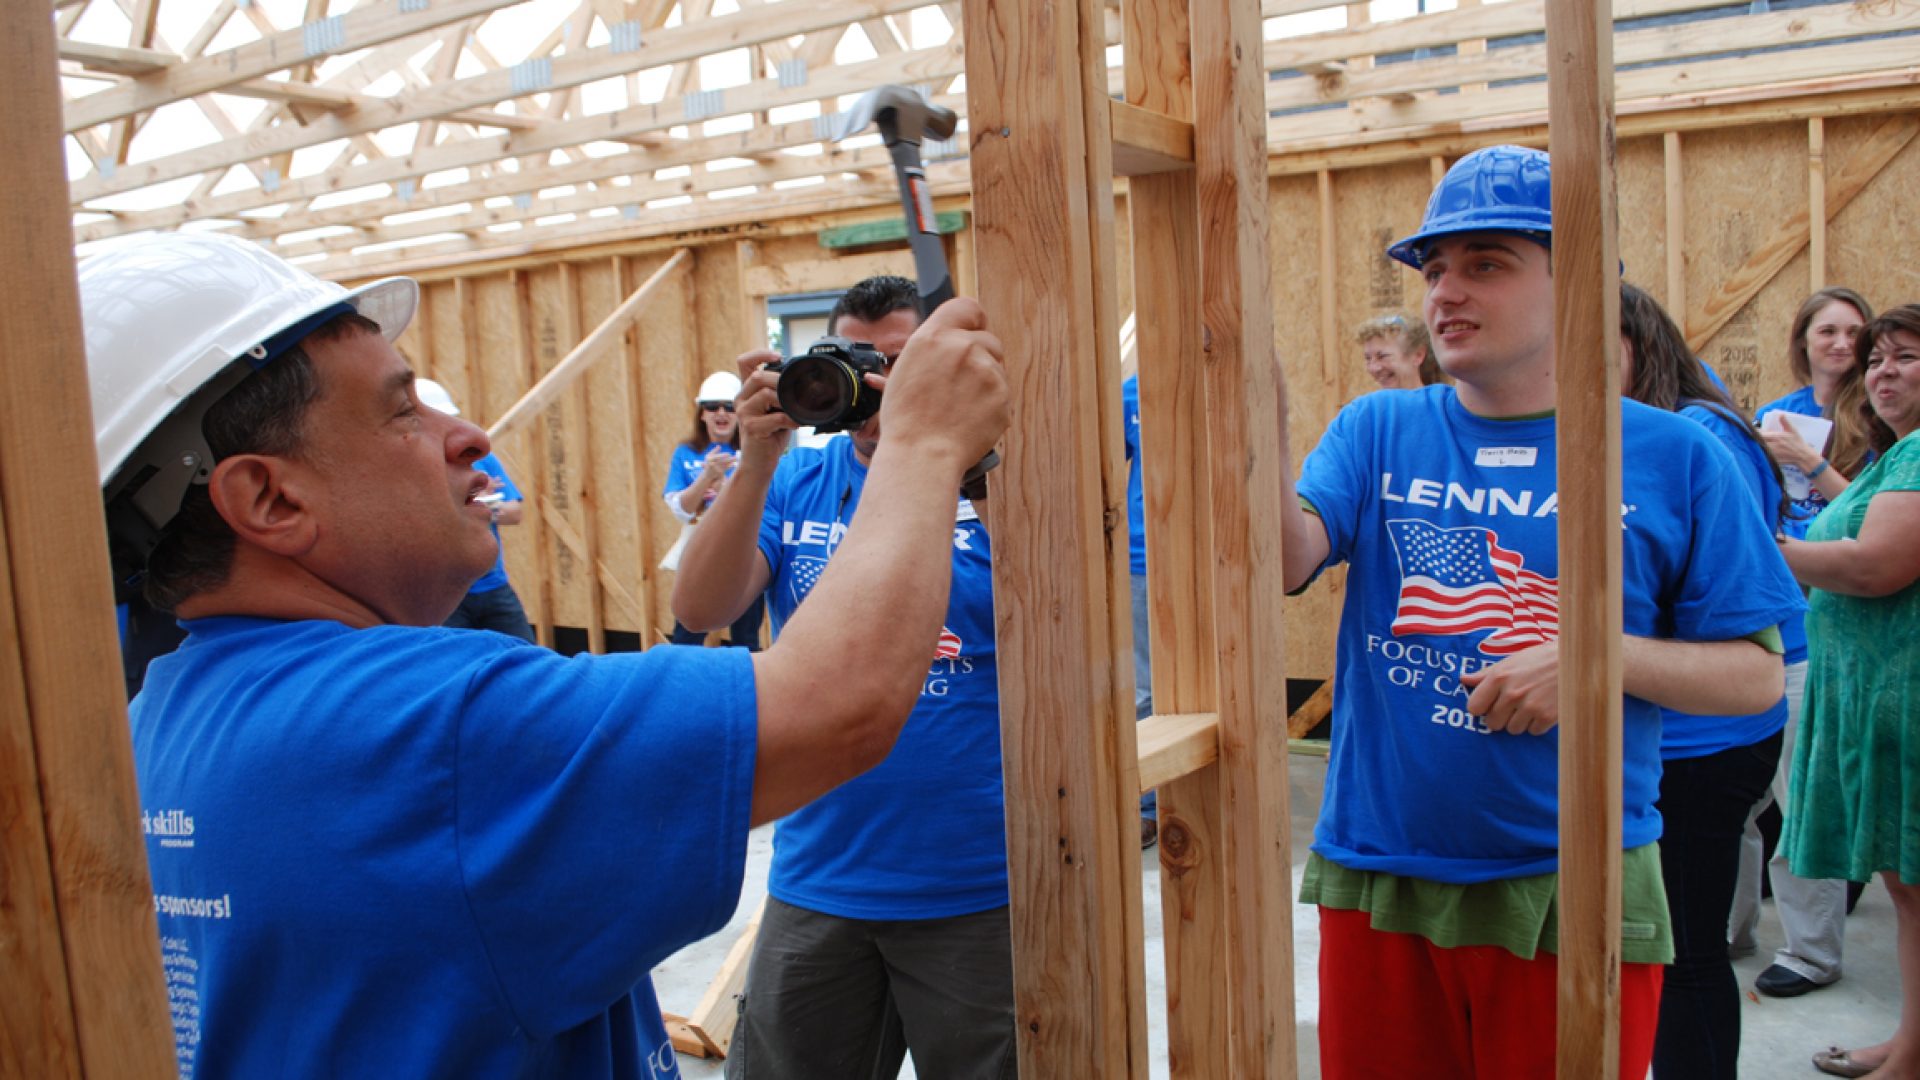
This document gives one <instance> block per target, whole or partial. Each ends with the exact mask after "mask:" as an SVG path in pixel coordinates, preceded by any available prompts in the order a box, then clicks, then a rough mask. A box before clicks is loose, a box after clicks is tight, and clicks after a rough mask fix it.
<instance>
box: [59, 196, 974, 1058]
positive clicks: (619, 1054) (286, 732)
mask: <svg viewBox="0 0 1920 1080" xmlns="http://www.w3.org/2000/svg"><path fill="white" fill-rule="evenodd" d="M80 291H81V299H82V305H83V308H84V312H85V319H86V331H87V335H86V336H87V354H88V355H87V362H88V368H89V371H90V374H91V378H92V383H93V390H94V394H93V405H94V417H95V424H96V446H97V448H98V450H99V452H100V460H101V465H102V476H103V487H104V492H103V494H104V495H105V496H106V500H107V513H108V521H109V533H110V539H111V543H112V551H113V555H114V564H115V567H116V569H117V570H119V571H121V572H123V573H131V572H135V571H140V572H144V574H145V576H146V582H145V584H146V591H147V594H148V596H149V597H150V598H151V599H152V600H153V601H154V602H155V603H156V605H157V606H160V607H165V608H171V609H173V610H174V611H176V612H177V613H178V614H179V615H180V617H181V618H182V620H183V625H184V626H185V627H186V629H187V631H188V634H187V639H186V641H185V643H184V644H182V645H181V646H180V648H179V649H178V650H177V651H175V652H174V653H172V654H171V655H168V656H166V657H163V658H161V659H159V660H156V661H154V663H153V665H152V668H151V670H150V671H149V673H148V677H147V682H146V686H145V688H144V689H143V690H142V692H141V694H140V696H139V698H138V699H136V700H135V701H134V703H133V706H132V708H131V710H130V712H131V722H132V733H133V747H134V759H135V764H136V767H137V770H138V774H139V781H140V798H141V809H142V823H143V826H144V827H145V830H146V832H147V836H148V843H147V855H148V860H149V863H150V865H151V869H152V874H153V886H154V909H155V912H156V914H157V916H158V921H159V930H160V935H161V952H162V960H163V963H164V964H165V966H166V968H167V971H168V972H169V973H170V977H169V979H168V985H169V986H170V987H171V994H172V1000H173V1003H174V1011H173V1017H174V1024H175V1027H174V1036H175V1046H176V1048H177V1052H178V1062H179V1066H180V1070H179V1071H180V1073H181V1075H183V1076H185V1077H189V1078H192V1080H217V1078H222V1077H238V1078H248V1077H262V1076H356V1077H357V1076H368V1077H372V1076H407V1077H447V1078H455V1077H461V1078H464V1077H477V1076H485V1077H554V1078H566V1080H581V1078H587V1080H592V1078H621V1080H661V1078H667V1077H676V1076H678V1075H679V1070H678V1068H677V1066H676V1064H675V1058H674V1052H673V1048H672V1045H671V1044H670V1043H669V1042H668V1040H667V1033H666V1029H665V1027H664V1025H663V1024H662V1022H661V1017H660V1008H659V1005H658V1003H657V1002H656V1001H655V999H654V995H653V988H652V984H651V982H650V979H649V976H648V972H649V971H650V970H651V968H652V967H653V966H654V965H655V964H657V963H659V962H660V961H661V960H662V959H664V958H665V957H666V956H667V955H668V954H670V953H671V952H673V951H674V950H675V949H677V948H679V947H680V946H682V945H684V944H686V943H687V942H689V941H692V940H694V939H695V938H698V937H701V936H704V935H706V934H709V933H712V932H713V931H714V930H717V929H719V927H720V926H721V925H723V924H724V923H725V922H726V920H727V917H728V915H729V914H730V913H731V912H732V910H733V908H734V906H735V904H736V902H737V900H738V896H739V889H740V879H741V874H742V871H743V868H744V864H745V861H746V837H747V829H748V827H749V825H750V824H753V823H758V822H762V821H768V820H771V819H773V818H776V817H780V816H782V815H785V814H787V813H790V812H792V811H793V810H795V809H796V808H798V807H800V806H801V805H803V804H805V803H806V802H808V801H809V800H811V799H814V798H816V797H818V796H820V795H821V794H824V793H825V792H827V791H829V790H831V789H832V788H834V787H835V786H837V785H839V784H841V783H843V782H844V781H846V780H849V779H851V778H852V777H853V776H855V775H856V774H858V773H859V772H861V771H862V770H864V769H867V768H871V767H873V766H874V765H877V764H878V763H879V762H880V761H881V760H882V759H884V758H885V757H886V756H887V753H888V750H889V748H890V747H891V746H892V744H893V741H894V738H895V737H896V736H897V735H898V733H899V731H900V728H901V725H902V724H903V723H904V722H905V721H906V719H907V716H908V713H909V710H910V708H911V706H912V703H913V702H914V701H915V700H916V699H917V698H918V696H919V693H920V690H921V687H922V684H923V682H924V681H925V677H926V657H927V655H928V653H930V652H931V651H932V649H933V648H934V642H935V639H936V635H937V633H938V631H939V627H940V617H941V614H942V612H944V611H945V609H946V598H947V578H948V568H947V564H946V562H945V560H944V557H943V556H944V553H945V552H946V550H947V549H948V548H949V547H950V545H951V543H952V527H953V516H952V515H953V491H954V489H955V488H956V487H957V486H958V485H959V483H960V480H961V477H962V475H963V474H964V473H965V471H966V470H967V468H968V466H969V465H971V464H972V463H973V462H974V461H976V460H978V459H979V458H980V456H981V455H982V454H984V453H985V452H986V451H987V450H988V448H989V447H990V446H991V445H992V443H993V441H994V439H995V438H997V437H998V434H999V432H1000V431H1001V430H1003V429H1004V428H1005V426H1006V415H1007V413H1006V386H1005V380H1004V377H1003V376H1002V374H1001V372H1000V370H999V365H998V363H997V362H996V355H997V352H998V349H999V345H998V343H997V342H996V341H994V340H993V338H992V337H991V336H990V335H988V334H987V333H986V332H985V330H984V318H983V316H982V314H981V311H980V308H979V306H978V305H977V304H974V303H973V302H972V301H969V300H957V301H954V302H953V303H952V304H949V305H947V306H945V307H943V308H942V309H941V310H940V311H939V312H938V313H936V314H935V315H934V316H933V318H931V319H930V320H928V322H927V324H926V326H925V327H923V328H922V330H921V332H919V333H917V334H915V335H914V337H913V338H912V340H911V341H910V342H909V343H908V344H907V345H906V346H905V349H904V355H902V357H901V360H900V363H899V364H898V365H897V367H896V368H895V374H894V378H893V385H892V386H891V388H890V389H889V392H888V394H887V399H886V404H885V408H884V409H883V410H882V415H883V416H884V417H885V419H886V422H887V424H888V428H889V431H890V433H891V438H890V440H889V444H888V447H887V448H886V449H884V450H882V451H881V452H880V453H879V454H878V455H877V456H876V457H875V459H874V462H873V468H872V471H871V474H870V475H869V477H868V478H867V489H868V492H869V494H870V495H872V496H873V497H874V498H875V499H877V500H881V501H882V503H883V504H884V505H885V507H886V511H885V512H884V513H879V514H860V515H857V516H856V517H855V519H854V521H853V522H852V524H851V527H850V528H849V530H848V532H847V534H846V537H845V539H844V541H843V544H842V546H843V548H844V549H845V552H846V555H847V561H848V562H849V563H850V566H849V567H848V568H847V569H844V570H842V569H828V570H827V571H826V573H825V574H824V575H823V576H822V577H821V579H820V581H819V584H818V585H817V586H816V587H815V589H814V592H813V598H812V600H811V602H810V603H809V604H808V605H807V608H806V610H805V611H803V612H800V613H799V614H798V615H796V617H795V618H794V620H793V621H792V622H791V623H790V624H789V625H788V627H787V633H786V635H785V636H783V637H782V639H781V641H780V643H779V644H778V645H776V646H774V648H772V649H770V650H768V651H766V652H763V653H760V654H758V655H749V654H747V653H746V652H745V651H744V650H738V649H717V650H709V649H690V648H675V647H672V646H663V647H659V648H654V649H650V650H648V651H646V652H644V653H626V654H615V655H610V656H589V655H582V656H577V657H573V658H566V657H561V656H559V655H557V654H555V653H553V652H551V651H549V650H546V649H541V648H536V647H533V646H529V645H527V644H526V643H524V642H521V641H516V640H514V639H512V638H509V637H505V636H503V635H497V634H473V633H471V632H469V631H461V630H450V629H445V628H442V627H440V626H439V625H438V624H439V623H440V621H441V620H442V619H445V618H446V617H447V615H448V614H449V613H450V612H452V611H453V609H454V606H455V605H456V604H458V603H459V601H460V597H461V596H462V595H463V594H464V593H465V592H466V589H467V586H468V585H469V584H470V583H471V582H472V581H473V580H474V579H475V578H477V577H479V576H480V575H481V574H482V573H483V572H484V571H485V570H486V569H487V567H488V566H490V565H491V564H492V563H493V560H494V558H495V556H496V554H497V552H498V547H497V545H496V544H495V542H494V539H493V535H492V533H491V532H490V531H489V529H488V527H487V526H488V523H489V519H490V517H491V515H490V513H489V511H488V509H487V507H486V505H485V504H484V503H481V502H479V501H478V496H480V495H481V494H482V493H483V492H485V491H486V489H487V478H486V476H485V475H483V474H481V473H479V472H477V471H475V470H474V468H473V465H474V463H475V462H476V461H478V460H479V459H480V458H481V457H482V456H483V455H485V454H486V452H487V449H488V444H487V436H486V433H485V432H483V431H481V430H480V429H479V428H477V427H474V426H473V425H472V424H469V423H467V422H465V421H463V420H460V419H458V418H455V417H452V416H448V415H447V414H445V413H442V412H438V411H435V410H433V409H430V408H426V407H425V406H423V405H422V404H421V403H420V400H419V396H418V393H417V392H416V390H415V386H414V376H413V372H412V371H410V370H409V369H408V368H407V365H406V363H405V361H403V360H402V359H401V357H400V355H399V353H397V352H395V351H394V349H393V346H392V345H391V344H390V341H391V340H392V339H393V338H395V337H398V336H399V334H400V332H401V330H402V329H403V328H404V327H405V326H406V324H407V321H408V319H409V318H410V317H411V315H412V314H413V310H414V306H415V303H416V299H417V296H418V292H417V289H416V287H415V286H414V283H413V282H411V281H409V280H406V279H404V278H391V279H387V280H385V281H381V282H376V283H374V284H372V285H369V286H366V287H363V288H361V289H359V290H356V291H354V292H352V293H349V292H347V291H346V290H345V289H342V288H340V287H339V286H337V285H332V284H329V283H326V282H322V281H319V280H318V279H316V278H314V277H313V276H312V275H310V274H307V273H306V272H304V271H302V270H300V269H299V268H297V267H293V266H290V265H288V264H287V263H285V262H284V261H282V260H280V259H278V258H275V257H274V256H272V255H270V254H268V253H267V252H266V251H265V250H263V249H261V248H259V247H257V246H255V245H252V244H248V243H246V242H245V241H242V240H238V239H234V238H232V237H227V236H221V235H217V234H211V233H200V234H193V235H177V236H166V237H159V238H155V239H153V240H150V241H146V242H143V243H136V244H129V245H127V246H125V247H121V248H117V249H115V250H113V251H111V252H108V253H105V254H102V255H98V256H95V257H94V258H93V259H90V260H88V261H87V262H86V263H83V264H82V265H81V267H80ZM950 397H951V398H952V400H948V398H950ZM883 607H884V608H885V609H886V610H887V612H888V616H889V617H888V618H887V619H886V620H885V621H880V620H874V619H870V618H866V617H865V615H866V613H868V612H871V611H875V610H879V609H881V608H883Z"/></svg>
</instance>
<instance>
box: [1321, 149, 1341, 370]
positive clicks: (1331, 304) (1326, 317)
mask: <svg viewBox="0 0 1920 1080" xmlns="http://www.w3.org/2000/svg"><path fill="white" fill-rule="evenodd" d="M1315 180H1316V181H1317V187H1318V189H1319V201H1320V381H1321V382H1323V383H1332V382H1333V380H1334V379H1335V378H1337V376H1336V374H1335V372H1337V371H1339V369H1340V346H1341V340H1340V337H1341V335H1340V323H1339V305H1338V300H1339V297H1338V296H1337V295H1336V293H1337V292H1338V289H1337V286H1336V283H1335V281H1334V276H1335V274H1336V273H1337V272H1338V267H1339V265H1340V263H1339V259H1338V257H1337V256H1338V249H1337V248H1335V247H1334V244H1335V243H1336V241H1335V238H1334V224H1333V173H1332V172H1331V171H1329V170H1327V169H1321V170H1320V171H1319V172H1318V173H1317V174H1316V175H1315Z"/></svg>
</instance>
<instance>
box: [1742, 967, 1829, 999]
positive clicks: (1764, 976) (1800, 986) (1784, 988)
mask: <svg viewBox="0 0 1920 1080" xmlns="http://www.w3.org/2000/svg"><path fill="white" fill-rule="evenodd" d="M1832 985H1833V984H1832V983H1818V982H1814V981H1813V980H1812V979H1809V978H1807V977H1806V976H1804V975H1801V974H1800V973H1799V972H1797V971H1794V970H1793V969H1792V968H1789V967H1783V966H1781V965H1779V964H1774V965H1773V966H1771V967H1769V968H1767V970H1765V971H1763V972H1761V973H1760V977H1759V978H1757V979H1755V980H1753V988H1754V989H1755V990H1758V991H1760V992H1761V993H1763V994H1765V995H1767V996H1768V997H1777V998H1790V997H1799V996H1800V995H1801V994H1804V993H1807V992H1808V991H1812V990H1818V989H1820V988H1821V987H1823V986H1832Z"/></svg>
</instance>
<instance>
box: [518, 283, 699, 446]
mask: <svg viewBox="0 0 1920 1080" xmlns="http://www.w3.org/2000/svg"><path fill="white" fill-rule="evenodd" d="M689 258H691V256H690V255H689V254H688V253H687V251H686V250H685V249H684V248H683V249H681V250H680V251H676V252H674V254H673V257H672V258H670V259H668V260H667V261H666V264H665V265H664V266H662V267H660V269H658V270H655V271H654V272H653V276H651V277H649V278H647V280H646V281H645V283H643V284H642V285H641V286H640V287H639V288H637V289H635V290H633V295H632V296H629V297H627V298H626V299H625V300H624V301H622V302H621V304H620V306H619V307H617V308H615V309H614V311H613V314H611V315H608V316H607V317H606V319H605V320H603V321H602V322H601V323H600V325H599V326H597V327H595V328H594V330H593V333H591V334H588V335H587V336H586V338H585V339H584V340H582V341H581V342H580V344H578V345H576V346H574V348H573V351H572V352H569V353H568V354H567V355H566V356H565V357H564V358H562V359H561V361H560V362H559V363H557V364H555V365H554V366H553V369H552V370H551V371H549V372H547V373H546V375H545V376H543V377H542V378H541V379H540V381H539V382H537V383H535V384H534V386H533V389H531V390H528V391H527V393H526V395H525V396H524V397H522V398H521V399H520V400H519V401H516V402H514V403H513V407H512V408H509V409H508V410H507V411H506V412H504V413H502V414H500V419H498V420H495V421H494V422H493V426H492V427H490V428H488V429H487V437H488V438H490V439H503V438H505V437H507V436H508V435H511V434H513V433H514V432H515V431H517V430H518V429H520V428H521V427H524V426H525V425H526V424H527V423H528V422H530V421H531V420H533V418H534V417H536V416H538V415H539V413H540V412H541V410H543V409H545V408H546V407H547V406H549V405H551V404H553V403H554V402H555V401H557V400H559V398H560V395H561V394H562V393H563V392H565V391H566V389H567V388H568V387H569V386H571V385H573V383H574V382H575V380H577V379H579V378H580V377H581V376H582V375H585V374H586V373H587V371H588V369H589V368H591V367H592V366H593V365H594V364H595V363H597V362H599V360H600V359H601V358H602V357H604V356H606V355H607V353H608V346H610V345H612V344H614V343H615V342H616V341H617V340H619V338H620V336H621V335H622V334H624V333H626V331H627V328H628V327H629V326H631V325H632V324H633V321H634V320H635V319H637V318H639V317H640V315H641V313H642V312H644V311H645V310H646V307H647V304H648V302H649V301H651V300H652V299H653V295H654V293H655V291H657V290H658V289H659V288H660V283H661V282H663V281H665V280H666V279H667V277H668V275H670V274H672V273H673V272H674V271H675V270H678V269H680V267H681V266H683V265H685V263H686V262H687V260H688V259H689ZM566 265H567V264H565V263H562V264H561V266H562V268H563V269H564V268H565V267H566ZM571 301H572V298H571V296H569V297H568V302H569V306H571ZM569 336H571V335H569Z"/></svg>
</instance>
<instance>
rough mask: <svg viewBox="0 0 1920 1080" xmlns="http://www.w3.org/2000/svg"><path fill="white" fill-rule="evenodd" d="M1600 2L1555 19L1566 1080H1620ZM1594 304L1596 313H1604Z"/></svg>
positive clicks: (1617, 706) (1613, 436)
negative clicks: (1615, 1078)
mask: <svg viewBox="0 0 1920 1080" xmlns="http://www.w3.org/2000/svg"><path fill="white" fill-rule="evenodd" d="M1609 7H1610V5H1609V3H1608V2H1607V0H1555V2H1554V3H1553V4H1551V5H1550V6H1549V9H1548V12H1547V43H1548V50H1549V52H1550V53H1551V55H1552V56H1553V64H1552V68H1551V70H1550V71H1549V73H1548V78H1549V80H1550V81H1549V85H1548V91H1547V100H1548V108H1549V111H1550V113H1551V116H1552V130H1553V135H1552V138H1551V142H1550V146H1549V152H1550V153H1551V154H1552V155H1553V240H1554V244H1553V262H1554V265H1553V307H1554V358H1555V380H1556V383H1555V393H1556V398H1555V415H1556V417H1557V418H1558V423H1557V428H1556V438H1557V439H1558V441H1559V454H1558V460H1559V477H1558V481H1559V495H1560V517H1559V523H1558V535H1559V549H1560V636H1559V650H1560V655H1561V656H1562V657H1566V658H1569V659H1570V661H1571V662H1570V663H1567V664H1563V665H1561V667H1560V700H1559V710H1560V896H1559V905H1560V907H1559V922H1560V942H1559V1042H1558V1046H1557V1072H1558V1075H1559V1077H1560V1078H1561V1080H1576V1078H1584V1080H1602V1078H1611V1077H1616V1076H1618V1075H1619V1073H1620V880H1621V879H1620V842H1621V840H1620V837H1621V831H1620V829H1621V826H1620V818H1621V802H1620V799H1621V794H1620V789H1621V779H1620V771H1621V754H1622V750H1621V708H1622V706H1621V658H1620V650H1621V644H1620V637H1621V599H1620V598H1621V561H1620V560H1621V555H1620V505H1621V502H1620V363H1619V356H1620V272H1619V267H1620V247H1619V235H1618V234H1619V215H1618V209H1617V206H1616V204H1615V194H1614V136H1613V88H1614V80H1613V52H1612V45H1613V37H1612V33H1611V31H1612V22H1611V19H1610V16H1609ZM1596 300H1598V303H1596V302H1595V301H1596Z"/></svg>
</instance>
